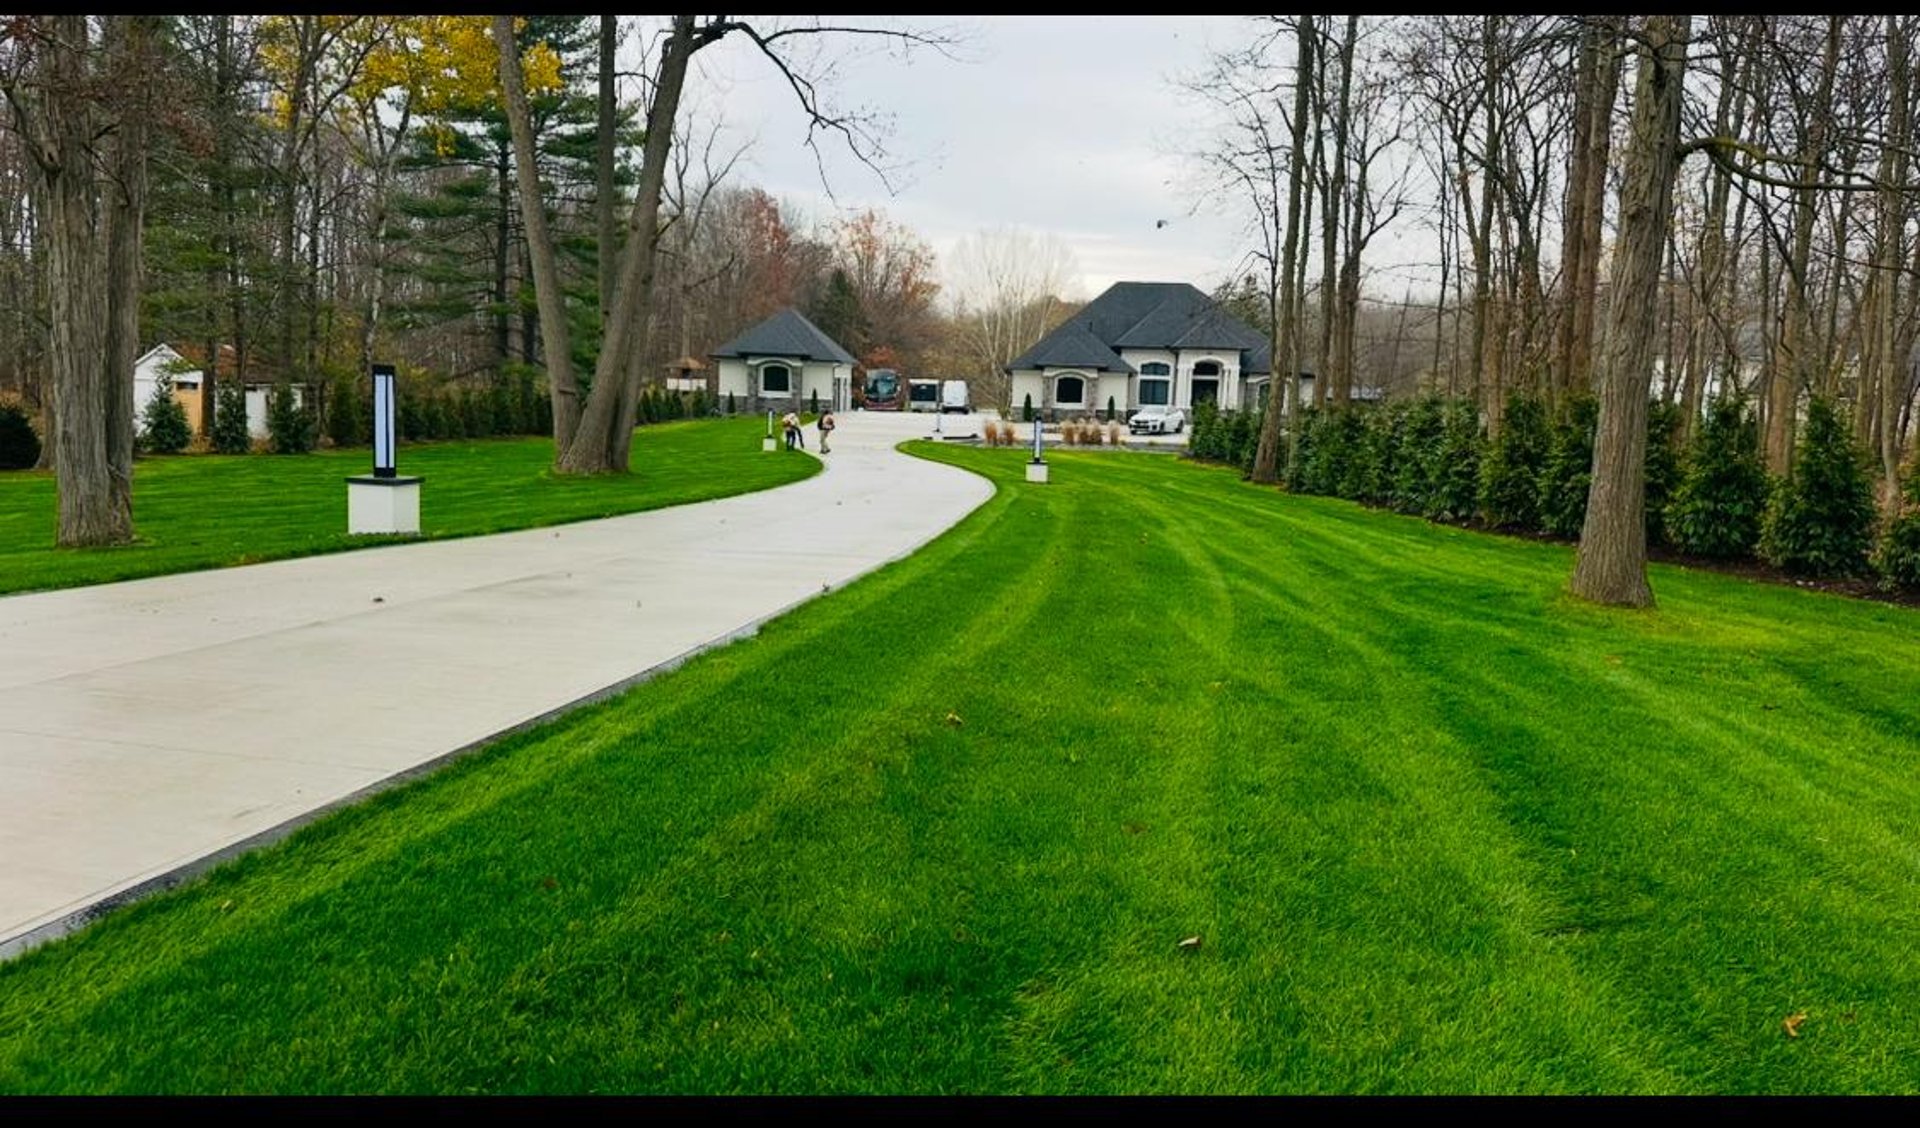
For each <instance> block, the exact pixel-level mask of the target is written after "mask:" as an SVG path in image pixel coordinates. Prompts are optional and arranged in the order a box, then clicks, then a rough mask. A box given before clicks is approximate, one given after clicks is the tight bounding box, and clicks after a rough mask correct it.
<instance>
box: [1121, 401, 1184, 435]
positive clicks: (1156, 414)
mask: <svg viewBox="0 0 1920 1128" xmlns="http://www.w3.org/2000/svg"><path fill="white" fill-rule="evenodd" d="M1186 429H1187V413H1186V412H1184V411H1182V410H1180V409H1179V408H1177V407H1143V408H1141V409H1140V410H1139V411H1136V412H1134V413H1133V416H1132V418H1130V419H1128V420H1127V430H1129V431H1132V432H1133V433H1134V434H1136V435H1177V434H1179V433H1180V432H1182V431H1184V430H1186Z"/></svg>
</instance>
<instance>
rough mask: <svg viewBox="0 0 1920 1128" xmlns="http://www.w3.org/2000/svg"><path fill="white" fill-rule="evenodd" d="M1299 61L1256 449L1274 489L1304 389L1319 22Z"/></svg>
mask: <svg viewBox="0 0 1920 1128" xmlns="http://www.w3.org/2000/svg"><path fill="white" fill-rule="evenodd" d="M1297 18H1298V19H1299V21H1300V22H1299V57H1298V59H1297V60H1296V62H1295V64H1294V83H1293V123H1292V124H1293V147H1292V152H1291V154H1290V156H1289V158H1288V170H1287V234H1286V241H1285V248H1286V249H1285V250H1284V251H1283V252H1282V254H1281V260H1280V264H1279V281H1280V287H1279V289H1280V308H1279V310H1278V313H1277V316H1275V317H1274V319H1273V334H1272V342H1273V346H1272V347H1273V364H1272V367H1273V383H1274V387H1273V390H1272V391H1270V392H1268V393H1267V405H1266V410H1265V411H1263V412H1262V413H1261V417H1260V438H1259V441H1258V442H1257V443H1256V444H1255V445H1254V455H1253V480H1254V481H1256V482H1260V483H1263V484H1266V485H1271V484H1273V483H1274V482H1277V481H1279V480H1280V473H1279V470H1280V458H1279V455H1280V424H1281V422H1282V420H1283V419H1288V420H1290V419H1292V418H1293V414H1294V413H1293V411H1292V400H1293V398H1294V395H1295V390H1296V388H1297V387H1298V385H1299V378H1298V376H1297V375H1296V374H1295V372H1294V371H1293V367H1292V365H1291V363H1290V358H1291V355H1292V352H1293V338H1294V335H1295V329H1296V327H1295V325H1294V319H1295V303H1294V293H1293V291H1294V283H1293V278H1294V260H1295V258H1296V256H1298V254H1299V250H1300V188H1301V181H1302V179H1303V178H1304V166H1305V163H1306V128H1307V82H1308V75H1309V74H1310V73H1311V68H1312V65H1313V17H1312V16H1310V15H1308V16H1299V17H1297Z"/></svg>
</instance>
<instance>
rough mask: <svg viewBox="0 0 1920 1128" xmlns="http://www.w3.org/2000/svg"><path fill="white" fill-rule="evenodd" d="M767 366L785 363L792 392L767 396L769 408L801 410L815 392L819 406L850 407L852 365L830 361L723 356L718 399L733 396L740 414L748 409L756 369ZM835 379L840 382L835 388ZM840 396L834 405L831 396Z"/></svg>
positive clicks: (838, 409) (753, 388)
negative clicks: (776, 406)
mask: <svg viewBox="0 0 1920 1128" xmlns="http://www.w3.org/2000/svg"><path fill="white" fill-rule="evenodd" d="M769 364H784V365H786V366H787V369H788V371H790V372H791V373H792V379H791V381H790V383H791V387H792V389H793V390H792V392H791V393H788V394H785V395H783V394H780V393H775V394H773V395H772V396H769V397H767V403H768V405H773V404H781V405H788V406H792V407H797V408H800V409H802V410H804V409H805V408H806V406H807V405H808V404H809V403H810V402H811V401H812V396H813V395H814V394H815V393H816V392H817V393H818V394H819V397H820V406H822V407H833V408H834V409H835V410H837V411H846V410H849V409H850V408H851V406H852V404H851V402H850V401H851V399H852V394H853V366H852V365H850V364H836V363H833V362H831V361H823V360H810V361H806V362H804V363H802V362H800V361H797V360H788V359H785V358H780V357H747V358H744V359H742V358H738V357H723V358H721V359H720V360H719V362H718V378H719V386H720V396H721V398H722V399H723V400H724V399H725V398H726V395H727V393H728V392H732V393H733V394H734V397H735V407H736V408H738V409H739V410H741V411H746V410H748V408H749V405H750V404H751V402H752V400H753V396H754V391H755V389H756V388H757V387H758V385H759V383H760V381H759V375H758V370H759V369H760V368H762V367H764V366H766V365H769ZM836 379H837V380H838V381H839V383H838V385H837V387H836V384H835V381H836ZM836 390H837V391H838V393H839V400H838V401H837V402H836V401H835V399H834V394H835V392H836Z"/></svg>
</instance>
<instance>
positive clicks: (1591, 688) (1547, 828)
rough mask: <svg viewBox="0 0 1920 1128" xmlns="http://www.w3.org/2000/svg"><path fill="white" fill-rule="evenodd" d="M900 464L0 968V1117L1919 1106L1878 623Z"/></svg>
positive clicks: (1305, 508) (1216, 476)
mask: <svg viewBox="0 0 1920 1128" xmlns="http://www.w3.org/2000/svg"><path fill="white" fill-rule="evenodd" d="M921 449H922V451H923V453H926V454H927V455H928V456H929V457H935V458H939V459H942V460H944V461H950V462H953V463H956V464H959V465H962V466H966V467H969V468H972V469H977V470H980V471H983V472H985V473H987V474H989V475H990V476H991V477H993V478H994V480H995V481H996V482H997V483H998V485H999V487H1000V492H999V493H998V495H997V496H996V497H995V498H994V499H993V500H992V501H991V502H989V503H988V504H987V505H985V506H984V507H982V508H981V509H980V510H979V511H977V512H976V513H975V514H974V515H973V516H971V517H969V518H968V519H967V520H966V521H964V522H963V523H962V524H961V525H960V526H959V527H958V528H957V529H955V530H954V531H952V532H951V533H949V534H948V535H946V536H945V537H943V538H941V539H940V540H938V541H936V542H935V543H934V544H932V545H931V546H929V547H928V548H926V549H925V550H923V551H922V552H920V553H918V554H917V555H915V556H913V557H911V558H909V559H908V560H905V561H903V562H901V563H898V564H895V565H892V566H890V567H888V568H886V569H884V570H883V571H881V572H879V573H876V574H875V575H873V576H871V577H869V578H867V579H865V580H863V581H861V582H859V583H857V584H854V585H852V586H851V587H849V588H847V589H846V590H844V591H841V592H838V593H835V594H833V595H831V596H827V597H825V598H822V599H821V600H819V601H817V602H815V603H812V604H809V605H807V606H806V607H805V608H804V609H802V610H800V611H799V612H797V613H795V614H791V615H788V616H786V617H784V618H782V619H779V620H777V621H775V622H773V623H771V624H769V625H768V626H767V627H766V628H765V629H764V630H763V632H762V633H761V634H760V635H759V636H758V637H757V638H755V639H752V640H749V641H746V642H742V643H739V644H736V645H733V646H730V647H727V648H725V649H723V650H720V651H717V652H714V653H712V654H709V655H707V656H705V657H703V658H701V659H698V660H696V661H694V662H692V663H690V664H688V665H687V666H686V667H684V668H682V669H681V670H679V671H678V672H676V673H673V674H671V675H667V676H665V677H662V678H660V679H658V680H656V681H654V682H652V683H649V684H647V685H644V686H641V687H639V688H638V689H636V690H634V691H632V692H630V693H627V694H625V695H623V696H621V697H619V698H616V699H614V700H612V701H609V702H606V703H603V704H601V705H599V706H596V707H593V708H591V709H587V710H583V711H581V712H579V713H576V714H574V715H572V716H571V717H569V718H566V719H564V720H562V721H560V722H558V723H555V724H552V725H549V726H546V727H544V728H541V729H537V730H533V731H530V732H527V733H524V734H521V735H519V736H516V737H513V738H511V739H508V740H505V741H503V742H501V743H500V744H498V745H496V746H494V747H493V748H491V749H489V750H487V751H485V752H483V753H480V754H477V755H475V756H473V757H471V758H468V759H466V760H463V761H461V762H460V763H458V764H456V765H454V766H453V767H451V768H449V769H448V770H447V771H445V772H443V773H441V774H440V775H438V776H435V777H432V778H429V779H426V780H422V781H419V782H417V783H415V784H412V785H409V786H407V787H405V788H401V789H396V790H394V791H391V792H387V793H385V794H383V795H381V796H380V797H378V798H376V799H374V800H373V801H371V802H368V803H366V804H364V805H362V806H360V807H357V808H354V809H351V810H348V811H344V812H341V813H339V814H336V815H334V816H331V817H329V818H327V819H324V820H322V821H320V822H318V823H316V824H314V825H313V826H310V827H308V828H307V829H305V830H303V831H302V832H300V833H299V834H297V835H295V836H294V837H293V838H291V839H289V840H288V841H287V842H285V843H282V844H281V845H279V846H277V847H274V848H271V849H267V850H264V851H261V852H258V853H255V854H253V855H250V856H248V857H246V858H244V859H242V860H240V861H239V862H238V863H236V864H232V865H229V866H226V867H224V868H222V869H220V870H217V871H216V872H215V873H213V874H212V875H210V876H209V877H208V878H206V879H204V880H203V881H200V882H198V883H196V884H194V885H191V886H189V887H186V888H184V889H182V890H178V891H176V892H175V893H173V894H169V895H165V896H162V897H158V898H154V899H151V900H148V901H144V902H141V903H139V904H137V905H135V906H133V907H132V908H130V909H127V910H124V911H120V912H116V913H114V914H112V915H110V916H109V917H108V918H107V919H105V920H104V921H102V922H101V923H99V924H97V925H95V926H93V927H92V928H90V929H88V930H87V931H85V932H83V933H81V934H79V935H77V936H74V937H71V938H69V939H67V940H65V941H61V942H58V943H55V944H52V945H49V946H47V947H44V948H40V949H37V950H35V951H33V952H30V953H28V954H27V955H25V956H23V957H21V958H20V959H18V960H16V961H14V962H12V963H10V964H7V965H5V966H3V967H0V1091H4V1092H11V1093H22V1092H41V1091H66V1092H81V1093H101V1092H135V1093H158V1092H194V1093H210V1092H230V1091H233V1092H238V1091H249V1092H276V1093H305V1092H316V1091H326V1092H416V1093H464V1092H516V1093H517V1092H586V1091H607V1092H629V1093H637V1092H676V1093H686V1092H693V1093H721V1092H726V1093H733V1092H750V1093H842V1092H883V1093H968V1092H973V1093H980V1092H988V1093H1013V1092H1020V1093H1025V1092H1072V1093H1149V1092H1163V1091H1175V1092H1191V1093H1265V1092H1293V1093H1303V1092H1313V1093H1349V1092H1367V1093H1385V1092H1416V1093H1436V1092H1437V1093H1484V1092H1498V1093H1519V1092H1557V1093H1590V1092H1606V1093H1629V1092H1659V1093H1749V1092H1761V1093H1784V1092H1817V1093H1853V1092H1861V1093H1867V1092H1899V1093H1913V1092H1916V1091H1920V1068H1917V1067H1916V1065H1915V1063H1916V1062H1920V705H1917V704H1916V703H1917V702H1920V665H1917V664H1916V662H1915V658H1914V655H1915V654H1916V652H1917V651H1920V647H1917V646H1916V644H1920V616H1916V614H1915V613H1914V612H1913V611H1911V610H1907V609H1904V608H1899V607H1893V606H1888V605H1886V604H1879V603H1868V602H1855V601H1848V600H1844V599H1840V598H1836V597H1832V596H1827V595H1821V594H1816V593H1810V592H1803V591H1798V590H1794V589H1791V588H1785V587H1780V586H1769V585H1760V584H1752V583H1746V582H1742V581H1739V580H1736V579H1732V578H1729V577H1725V576H1720V575H1715V574H1710V573H1691V572H1685V571H1680V570H1675V569H1669V568H1657V569H1656V570H1655V576H1654V585H1655V588H1656V590H1657V592H1658V594H1659V597H1660V600H1661V604H1660V608H1659V609H1658V610H1657V611H1654V612H1615V611H1607V610H1601V609H1597V608H1593V607H1589V606H1584V605H1578V604H1574V603H1571V602H1569V601H1567V600H1566V599H1565V598H1563V596H1562V595H1561V591H1562V587H1563V585H1564V582H1565V578H1566V575H1567V571H1568V567H1569V564H1570V551H1569V550H1568V549H1566V548H1564V547H1562V546H1557V545H1550V544H1539V543H1532V542H1527V541H1521V540H1515V539H1509V538H1496V537H1488V536H1482V535H1479V534H1475V533H1471V532H1467V531H1463V530H1459V529H1453V528H1448V527H1444V526H1437V525H1432V524H1428V523H1426V522H1424V521H1420V520H1416V519H1409V518H1402V517H1396V516H1394V515H1391V514H1387V513H1382V512H1377V511H1372V510H1367V509H1363V508H1360V507H1357V506H1354V505H1351V504H1348V503H1344V502H1340V501H1335V500H1330V499H1321V498H1302V497H1291V496H1287V495H1285V494H1282V493H1278V492H1274V491H1271V490H1263V489H1258V488H1255V487H1253V486H1251V485H1247V484H1245V483H1242V482H1240V481H1239V480H1238V478H1237V476H1236V475H1235V474H1234V473H1232V472H1231V471H1226V470H1221V469H1214V468H1202V467H1196V466H1193V465H1191V464H1186V463H1183V462H1180V461H1176V460H1175V459H1172V458H1156V457H1150V456H1142V455H1127V454H1088V453H1079V454H1075V453H1065V452H1061V453H1057V454H1055V455H1053V456H1051V461H1052V463H1053V468H1054V477H1055V482H1054V484H1052V485H1049V486H1038V487H1035V486H1027V485H1025V484H1023V483H1022V482H1021V481H1020V478H1021V470H1022V465H1023V463H1024V461H1025V457H1026V456H1025V454H1024V453H1023V452H1021V451H1002V450H976V449H949V448H927V447H922V448H921ZM1196 936H1197V937H1199V938H1200V939H1199V941H1198V943H1197V945H1194V946H1182V944H1181V942H1182V941H1183V940H1185V939H1187V938H1189V937H1196ZM1795 1015H1803V1016H1804V1018H1802V1019H1800V1020H1799V1021H1798V1022H1797V1024H1796V1025H1795V1026H1794V1029H1795V1031H1796V1033H1797V1036H1793V1037H1790V1036H1789V1035H1788V1033H1787V1031H1786V1029H1785V1028H1784V1027H1783V1022H1784V1021H1785V1020H1786V1019H1788V1018H1789V1017H1790V1016H1795Z"/></svg>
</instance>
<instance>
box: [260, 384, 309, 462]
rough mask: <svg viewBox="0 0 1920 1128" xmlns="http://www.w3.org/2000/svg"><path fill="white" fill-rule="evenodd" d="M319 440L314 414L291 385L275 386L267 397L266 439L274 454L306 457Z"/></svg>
mask: <svg viewBox="0 0 1920 1128" xmlns="http://www.w3.org/2000/svg"><path fill="white" fill-rule="evenodd" d="M318 437H319V427H318V426H317V425H316V424H315V422H314V418H313V411H312V409H311V408H309V407H308V406H307V404H306V402H305V400H304V398H303V397H300V396H296V395H294V391H293V385H291V384H287V383H284V382H282V383H278V384H275V385H274V386H273V391H272V392H270V393H268V395H267V438H268V440H269V441H270V442H271V443H272V445H273V453H275V454H306V453H307V452H308V451H311V450H312V449H313V445H314V442H315V440H316V439H317V438H318Z"/></svg>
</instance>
